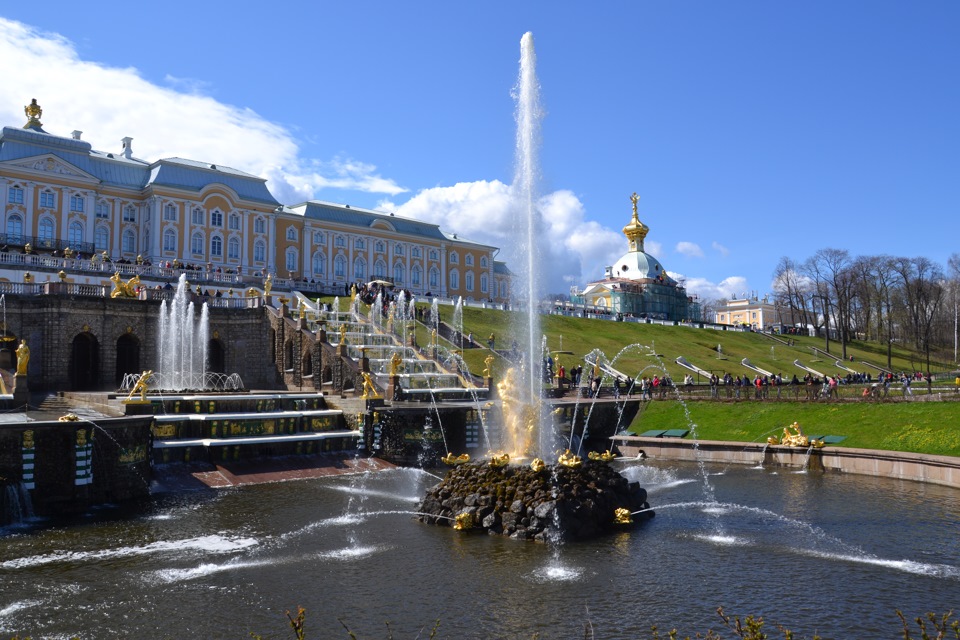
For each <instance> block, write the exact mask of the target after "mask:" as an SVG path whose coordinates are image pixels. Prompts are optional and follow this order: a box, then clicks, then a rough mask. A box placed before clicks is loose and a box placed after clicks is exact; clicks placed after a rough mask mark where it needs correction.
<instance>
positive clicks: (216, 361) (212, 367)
mask: <svg viewBox="0 0 960 640" xmlns="http://www.w3.org/2000/svg"><path fill="white" fill-rule="evenodd" d="M207 371H210V372H211V373H226V372H227V352H226V349H225V348H224V346H223V341H222V340H220V339H219V338H211V339H210V343H209V344H208V346H207Z"/></svg>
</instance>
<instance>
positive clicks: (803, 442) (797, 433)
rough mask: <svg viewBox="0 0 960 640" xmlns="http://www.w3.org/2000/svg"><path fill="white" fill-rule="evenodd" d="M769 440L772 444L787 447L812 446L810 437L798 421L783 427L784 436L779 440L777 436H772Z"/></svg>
mask: <svg viewBox="0 0 960 640" xmlns="http://www.w3.org/2000/svg"><path fill="white" fill-rule="evenodd" d="M767 442H769V443H770V444H782V445H784V446H786V447H809V446H810V441H809V439H808V438H807V436H805V435H803V429H801V428H800V425H799V424H798V423H796V422H794V423H793V424H791V425H788V426H786V427H784V428H783V437H781V438H780V440H779V441H777V439H776V438H775V437H771V438H769V439H768V440H767Z"/></svg>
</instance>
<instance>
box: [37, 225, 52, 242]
mask: <svg viewBox="0 0 960 640" xmlns="http://www.w3.org/2000/svg"><path fill="white" fill-rule="evenodd" d="M37 231H38V232H39V234H40V243H41V244H44V243H52V242H53V218H41V219H40V224H39V225H38V227H37ZM46 246H52V245H46Z"/></svg>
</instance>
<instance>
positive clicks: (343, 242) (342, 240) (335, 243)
mask: <svg viewBox="0 0 960 640" xmlns="http://www.w3.org/2000/svg"><path fill="white" fill-rule="evenodd" d="M333 246H335V247H337V248H343V247H345V246H347V240H346V238H344V237H343V236H337V238H336V240H334V241H333Z"/></svg>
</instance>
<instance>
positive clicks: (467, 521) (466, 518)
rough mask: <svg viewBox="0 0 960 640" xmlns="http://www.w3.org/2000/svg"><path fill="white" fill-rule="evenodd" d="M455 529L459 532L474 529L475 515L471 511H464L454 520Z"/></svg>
mask: <svg viewBox="0 0 960 640" xmlns="http://www.w3.org/2000/svg"><path fill="white" fill-rule="evenodd" d="M453 528H454V529H456V530H457V531H464V530H466V529H472V528H473V514H472V513H470V512H469V511H464V512H463V513H461V514H460V515H458V516H457V517H456V518H454V519H453Z"/></svg>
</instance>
